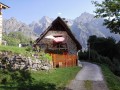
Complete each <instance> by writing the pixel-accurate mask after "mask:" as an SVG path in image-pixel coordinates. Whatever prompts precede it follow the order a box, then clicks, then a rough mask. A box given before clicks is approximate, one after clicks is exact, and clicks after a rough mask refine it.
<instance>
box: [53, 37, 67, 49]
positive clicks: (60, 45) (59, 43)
mask: <svg viewBox="0 0 120 90" xmlns="http://www.w3.org/2000/svg"><path fill="white" fill-rule="evenodd" d="M64 40H65V38H64V37H63V36H62V35H55V36H54V39H53V48H56V49H67V44H66V43H64Z"/></svg>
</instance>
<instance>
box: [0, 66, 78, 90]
mask: <svg viewBox="0 0 120 90" xmlns="http://www.w3.org/2000/svg"><path fill="white" fill-rule="evenodd" d="M79 70H80V67H68V68H57V69H53V70H50V71H49V72H46V71H37V72H36V71H31V72H30V73H27V72H22V73H20V74H17V73H18V72H17V73H15V74H9V75H11V76H7V78H8V77H9V81H8V85H7V84H5V85H3V84H1V85H0V90H6V89H7V90H18V87H19V89H20V90H26V89H27V90H61V89H63V88H64V87H65V86H66V85H67V84H68V83H69V82H70V81H71V80H72V79H74V77H75V76H76V74H77V72H78V71H79ZM24 74H25V75H24ZM19 75H21V76H19ZM13 76H14V78H16V79H15V80H16V81H15V80H14V82H12V83H13V84H12V89H10V88H11V87H10V84H9V82H11V80H10V77H13ZM16 76H19V77H16ZM24 77H25V78H24ZM31 80H32V81H31Z"/></svg>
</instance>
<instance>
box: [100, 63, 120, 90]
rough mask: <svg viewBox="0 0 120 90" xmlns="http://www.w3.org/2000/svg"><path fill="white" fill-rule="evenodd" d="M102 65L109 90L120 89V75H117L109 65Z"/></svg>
mask: <svg viewBox="0 0 120 90" xmlns="http://www.w3.org/2000/svg"><path fill="white" fill-rule="evenodd" d="M101 67H102V71H103V74H104V77H105V79H106V82H107V85H108V87H109V90H120V77H117V76H115V75H114V74H113V73H112V72H111V71H110V69H109V68H108V67H106V66H104V65H102V66H101Z"/></svg>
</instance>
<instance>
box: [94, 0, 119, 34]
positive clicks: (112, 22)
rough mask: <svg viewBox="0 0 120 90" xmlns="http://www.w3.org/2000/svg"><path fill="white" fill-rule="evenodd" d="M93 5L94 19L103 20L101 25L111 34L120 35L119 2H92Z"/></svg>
mask: <svg viewBox="0 0 120 90" xmlns="http://www.w3.org/2000/svg"><path fill="white" fill-rule="evenodd" d="M92 3H93V4H94V5H95V7H96V10H95V13H96V16H95V17H96V18H99V17H101V18H104V23H103V25H105V26H107V28H109V29H110V31H111V32H113V33H119V34H120V0H104V1H102V3H98V2H97V1H92Z"/></svg>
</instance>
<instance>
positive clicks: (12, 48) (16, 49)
mask: <svg viewBox="0 0 120 90" xmlns="http://www.w3.org/2000/svg"><path fill="white" fill-rule="evenodd" d="M0 51H11V52H12V53H15V54H21V55H29V52H28V51H26V48H23V47H21V48H19V47H15V46H3V45H0Z"/></svg>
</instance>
